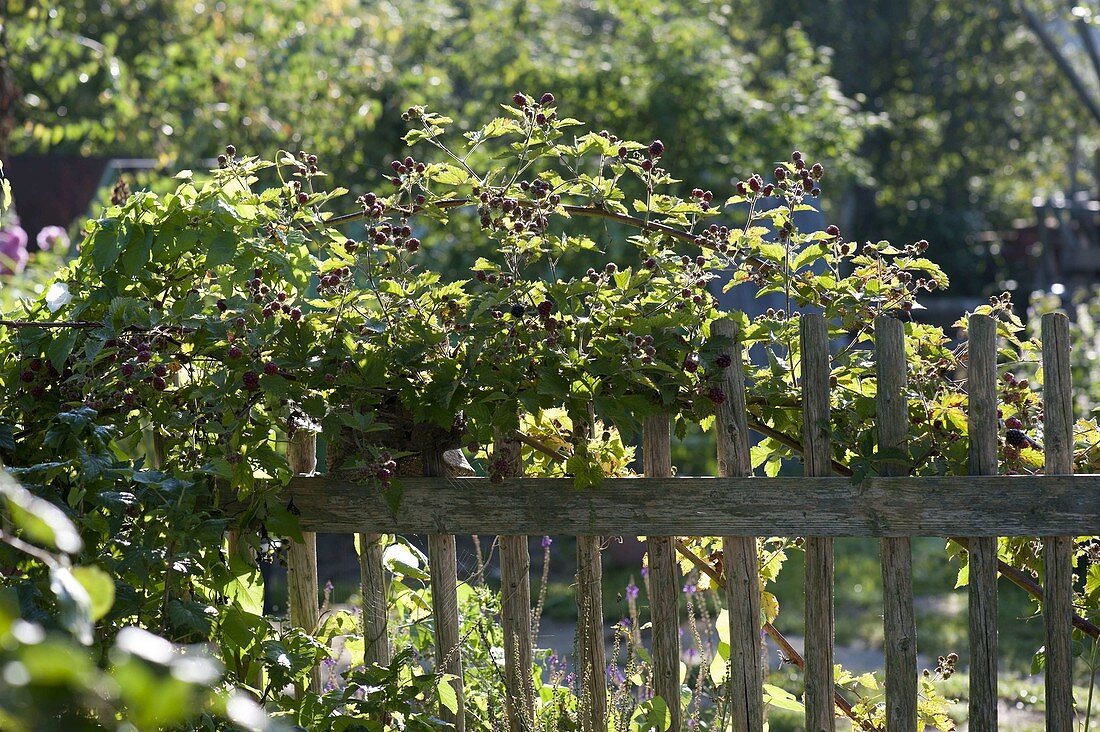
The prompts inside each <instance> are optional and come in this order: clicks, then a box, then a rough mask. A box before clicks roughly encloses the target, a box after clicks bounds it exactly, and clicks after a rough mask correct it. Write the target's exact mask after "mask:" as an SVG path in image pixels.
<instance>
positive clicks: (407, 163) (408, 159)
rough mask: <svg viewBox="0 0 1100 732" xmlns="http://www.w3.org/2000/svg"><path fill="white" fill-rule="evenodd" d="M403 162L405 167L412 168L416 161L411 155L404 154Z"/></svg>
mask: <svg viewBox="0 0 1100 732" xmlns="http://www.w3.org/2000/svg"><path fill="white" fill-rule="evenodd" d="M403 162H404V163H405V167H406V168H412V167H414V166H415V165H416V161H415V160H413V157H412V155H406V156H405V160H404V161H403Z"/></svg>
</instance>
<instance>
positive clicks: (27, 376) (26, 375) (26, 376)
mask: <svg viewBox="0 0 1100 732" xmlns="http://www.w3.org/2000/svg"><path fill="white" fill-rule="evenodd" d="M19 378H20V380H22V382H23V383H24V384H29V383H31V382H32V381H34V372H33V371H31V370H29V369H28V370H26V371H24V372H23V373H21V374H19Z"/></svg>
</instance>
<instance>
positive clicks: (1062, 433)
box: [1042, 313, 1074, 732]
mask: <svg viewBox="0 0 1100 732" xmlns="http://www.w3.org/2000/svg"><path fill="white" fill-rule="evenodd" d="M1042 340H1043V415H1044V422H1043V427H1044V429H1043V441H1044V450H1045V453H1046V455H1045V457H1046V460H1045V462H1046V474H1047V475H1065V474H1068V473H1072V472H1073V393H1072V387H1073V384H1072V377H1071V374H1070V361H1069V354H1070V344H1069V319H1068V318H1067V317H1066V316H1065V314H1063V313H1048V314H1046V315H1044V316H1043V324H1042ZM1043 564H1044V566H1045V568H1046V578H1045V583H1044V586H1043V590H1044V592H1043V595H1044V597H1043V619H1044V622H1045V624H1046V631H1047V642H1046V705H1047V720H1046V721H1047V730H1049V732H1071V730H1072V729H1073V727H1074V723H1073V656H1072V652H1071V634H1072V631H1073V626H1072V619H1073V604H1072V600H1073V537H1072V536H1049V535H1048V536H1044V538H1043Z"/></svg>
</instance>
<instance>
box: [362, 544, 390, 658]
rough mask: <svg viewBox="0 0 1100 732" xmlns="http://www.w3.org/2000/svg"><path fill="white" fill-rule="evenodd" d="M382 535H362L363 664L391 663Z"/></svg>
mask: <svg viewBox="0 0 1100 732" xmlns="http://www.w3.org/2000/svg"><path fill="white" fill-rule="evenodd" d="M382 540H383V536H382V534H367V533H361V534H359V580H360V584H361V586H362V591H363V663H364V664H366V665H367V666H371V665H374V664H379V665H381V666H388V665H389V663H390V636H389V629H388V628H387V627H386V626H387V622H388V615H389V613H388V609H387V608H388V606H387V604H386V603H387V602H388V600H387V595H386V575H385V570H384V569H383V567H382Z"/></svg>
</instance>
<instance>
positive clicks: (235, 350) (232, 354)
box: [123, 346, 244, 368]
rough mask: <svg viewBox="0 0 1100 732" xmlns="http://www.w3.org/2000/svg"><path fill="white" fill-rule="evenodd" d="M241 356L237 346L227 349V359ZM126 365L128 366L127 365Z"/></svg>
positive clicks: (241, 352)
mask: <svg viewBox="0 0 1100 732" xmlns="http://www.w3.org/2000/svg"><path fill="white" fill-rule="evenodd" d="M242 356H244V351H242V350H241V349H240V348H239V347H237V346H230V347H229V357H230V358H232V359H234V360H235V359H238V358H241V357H242ZM127 365H129V364H127ZM123 368H125V366H123Z"/></svg>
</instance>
